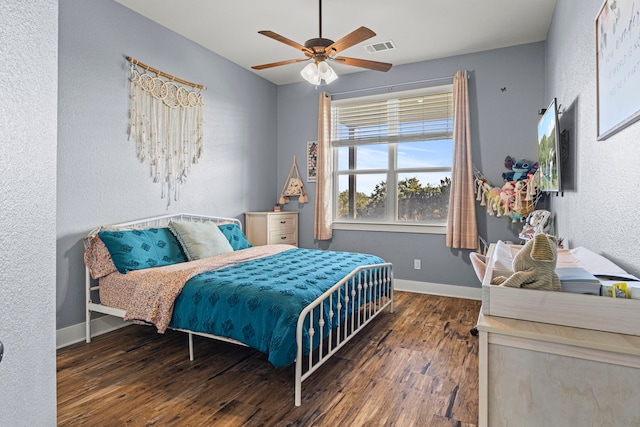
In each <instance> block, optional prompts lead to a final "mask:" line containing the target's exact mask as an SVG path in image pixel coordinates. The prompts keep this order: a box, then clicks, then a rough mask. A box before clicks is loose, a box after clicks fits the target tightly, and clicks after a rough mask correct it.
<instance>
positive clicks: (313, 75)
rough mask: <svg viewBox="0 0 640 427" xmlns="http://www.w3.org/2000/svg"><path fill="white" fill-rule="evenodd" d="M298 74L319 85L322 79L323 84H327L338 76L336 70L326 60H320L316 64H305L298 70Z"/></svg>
mask: <svg viewBox="0 0 640 427" xmlns="http://www.w3.org/2000/svg"><path fill="white" fill-rule="evenodd" d="M300 75H301V76H302V78H304V79H305V80H306V81H308V82H309V83H311V84H312V85H315V86H319V85H320V82H321V81H322V80H324V82H325V84H329V83H331V82H332V81H334V80H336V79H337V78H338V75H337V74H336V72H335V71H334V70H333V68H331V66H329V64H327V62H326V61H321V62H318V63H317V64H316V63H311V64H307V66H306V67H304V68H303V69H302V71H300Z"/></svg>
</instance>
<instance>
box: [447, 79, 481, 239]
mask: <svg viewBox="0 0 640 427" xmlns="http://www.w3.org/2000/svg"><path fill="white" fill-rule="evenodd" d="M453 126H454V128H453V172H452V174H451V195H450V198H449V216H448V219H447V247H450V248H458V249H477V248H478V227H477V224H476V206H475V192H474V190H475V189H474V185H473V166H472V163H473V162H472V159H471V130H470V127H469V89H468V85H467V73H466V71H458V72H457V73H456V75H455V76H454V77H453Z"/></svg>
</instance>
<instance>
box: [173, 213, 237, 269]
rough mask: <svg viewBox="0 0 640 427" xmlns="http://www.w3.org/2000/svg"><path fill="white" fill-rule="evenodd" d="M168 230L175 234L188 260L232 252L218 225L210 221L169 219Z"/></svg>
mask: <svg viewBox="0 0 640 427" xmlns="http://www.w3.org/2000/svg"><path fill="white" fill-rule="evenodd" d="M169 230H171V232H172V233H173V234H174V235H175V236H176V238H177V239H178V241H179V242H180V246H182V250H184V253H185V254H186V255H187V259H188V260H189V261H194V260H196V259H201V258H208V257H212V256H216V255H220V254H226V253H227V252H233V248H232V247H231V244H230V243H229V241H228V240H227V238H226V237H225V235H224V234H222V231H220V229H219V228H218V225H217V224H216V223H215V222H212V221H206V222H181V221H170V222H169Z"/></svg>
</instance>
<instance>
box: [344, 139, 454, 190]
mask: <svg viewBox="0 0 640 427" xmlns="http://www.w3.org/2000/svg"><path fill="white" fill-rule="evenodd" d="M339 150H340V151H339V154H338V159H339V164H338V169H339V170H342V171H344V170H347V169H349V166H348V161H349V155H348V148H347V147H341V148H339ZM388 150H389V148H388V145H387V144H371V145H361V146H359V147H358V148H357V170H359V171H366V170H371V169H387V168H388V165H389V163H388V162H389V154H388ZM452 164H453V144H452V143H451V140H449V139H448V140H436V141H418V142H404V143H400V144H398V166H397V167H398V169H410V168H425V167H446V166H452ZM400 172H401V171H400ZM343 177H344V178H345V179H346V177H345V176H343ZM411 177H416V178H418V179H419V180H420V183H421V184H422V185H423V186H425V185H427V184H431V185H432V186H438V185H440V180H441V179H443V178H444V177H449V178H450V177H451V173H450V172H432V173H427V172H413V173H406V174H405V173H402V172H401V173H400V177H399V180H402V179H404V178H411ZM341 178H342V177H341ZM357 181H358V184H357V185H358V192H362V193H365V194H366V195H370V194H371V193H372V192H373V190H374V188H375V186H376V185H377V184H380V182H381V179H380V175H379V174H372V175H367V174H359V175H358V178H357Z"/></svg>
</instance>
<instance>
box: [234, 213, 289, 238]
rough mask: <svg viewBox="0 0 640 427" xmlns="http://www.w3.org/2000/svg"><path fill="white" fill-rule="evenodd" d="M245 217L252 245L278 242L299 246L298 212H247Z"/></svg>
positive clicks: (246, 228) (247, 233) (248, 236)
mask: <svg viewBox="0 0 640 427" xmlns="http://www.w3.org/2000/svg"><path fill="white" fill-rule="evenodd" d="M244 219H245V232H246V235H247V239H248V240H249V243H250V244H251V245H252V246H261V245H273V244H277V243H286V244H288V245H294V246H298V212H293V211H281V212H246V213H245V214H244Z"/></svg>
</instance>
